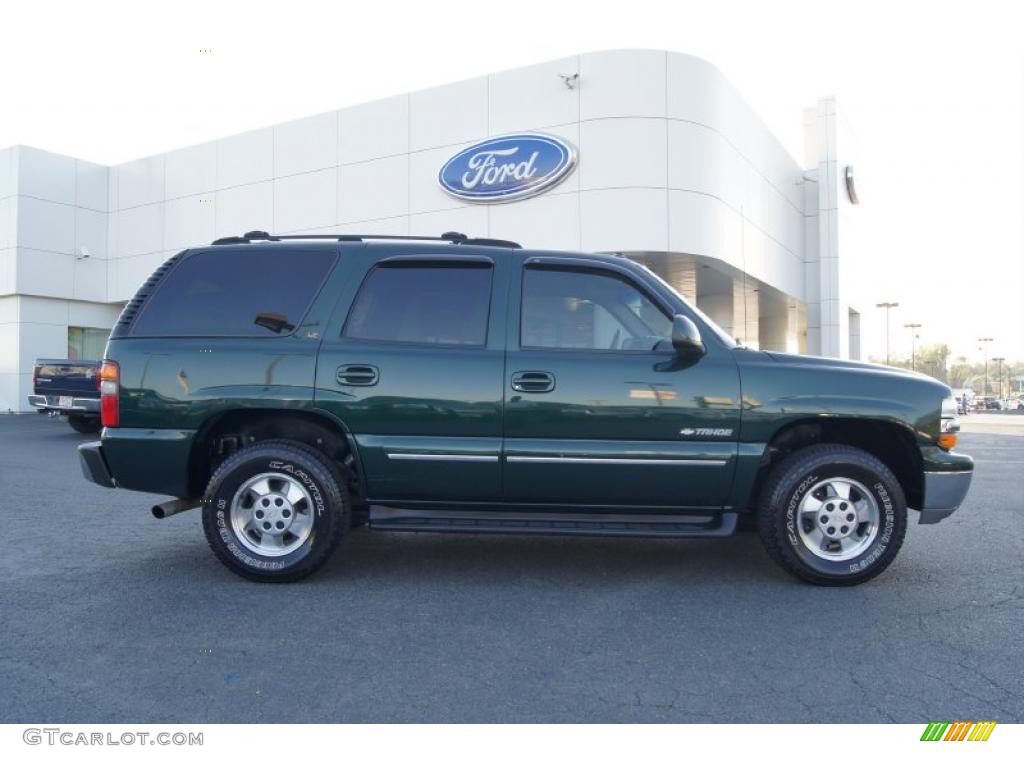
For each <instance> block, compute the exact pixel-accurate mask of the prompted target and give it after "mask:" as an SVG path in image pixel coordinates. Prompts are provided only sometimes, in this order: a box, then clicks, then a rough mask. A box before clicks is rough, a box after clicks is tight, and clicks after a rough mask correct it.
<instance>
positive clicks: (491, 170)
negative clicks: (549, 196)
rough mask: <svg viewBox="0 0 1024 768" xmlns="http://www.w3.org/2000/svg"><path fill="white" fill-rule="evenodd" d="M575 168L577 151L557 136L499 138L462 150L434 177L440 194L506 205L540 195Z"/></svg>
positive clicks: (536, 135) (522, 135)
mask: <svg viewBox="0 0 1024 768" xmlns="http://www.w3.org/2000/svg"><path fill="white" fill-rule="evenodd" d="M575 167H576V150H575V149H574V148H573V147H572V145H570V144H569V143H567V142H565V141H563V140H562V139H559V138H557V137H555V136H548V135H545V134H539V133H520V134H514V135H510V136H499V137H497V138H494V139H488V140H487V141H482V142H480V143H479V144H474V145H473V146H472V147H469V148H467V149H464V150H462V151H461V152H459V154H457V155H455V157H453V158H452V159H451V160H449V161H448V162H447V163H445V164H444V167H443V168H441V171H440V173H438V174H437V181H438V183H439V184H440V185H441V186H442V187H443V188H444V191H445V192H447V193H448V194H450V195H452V196H453V197H457V198H459V199H460V200H470V201H472V202H476V203H505V202H509V201H510V200H522V199H523V198H524V197H531V196H532V195H536V194H539V193H541V192H543V191H544V190H546V189H549V188H551V187H553V186H555V185H556V184H558V183H559V182H560V181H561V180H562V179H564V178H565V177H566V176H568V175H569V174H570V173H571V172H572V169H573V168H575Z"/></svg>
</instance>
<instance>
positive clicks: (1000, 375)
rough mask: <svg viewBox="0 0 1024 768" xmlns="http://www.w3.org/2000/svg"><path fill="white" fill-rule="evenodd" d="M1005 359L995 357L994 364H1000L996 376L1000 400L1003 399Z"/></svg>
mask: <svg viewBox="0 0 1024 768" xmlns="http://www.w3.org/2000/svg"><path fill="white" fill-rule="evenodd" d="M1004 360H1006V358H1005V357H993V358H992V362H993V363H999V373H997V374H996V383H997V384H999V399H1000V400H1002V399H1003V361H1004Z"/></svg>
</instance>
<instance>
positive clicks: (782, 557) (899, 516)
mask: <svg viewBox="0 0 1024 768" xmlns="http://www.w3.org/2000/svg"><path fill="white" fill-rule="evenodd" d="M830 478H835V479H836V480H839V481H841V480H842V479H850V480H853V481H855V483H857V484H860V486H862V487H863V488H864V489H865V490H866V491H867V495H866V496H865V494H863V493H862V492H861V491H860V490H859V489H857V488H855V489H854V490H853V491H852V492H849V493H851V496H852V495H857V497H858V499H860V498H863V499H864V501H865V502H866V503H867V504H870V503H871V501H872V499H873V502H874V505H875V509H876V510H877V517H878V522H877V525H876V526H875V535H874V538H873V539H871V538H870V537H869V536H867V535H864V536H863V538H864V540H865V541H870V544H868V545H866V549H864V550H863V551H862V552H859V553H856V554H854V553H853V552H851V553H850V554H851V557H850V558H849V559H844V560H834V559H827V558H826V557H823V556H821V554H820V553H819V551H817V550H815V549H814V548H813V547H811V546H808V544H807V542H806V541H805V537H804V536H802V535H800V531H799V530H798V529H797V526H798V525H810V521H809V520H808V521H802V519H801V518H800V516H799V514H798V511H797V510H798V508H799V506H800V505H801V504H802V503H803V501H804V500H805V499H806V497H807V496H808V495H809V494H811V493H812V492H815V488H820V486H821V483H822V482H823V481H826V480H829V479H830ZM817 493H818V494H823V495H826V496H827V495H828V492H827V491H823V490H820V491H818V492H817ZM815 498H820V496H818V495H816V496H815ZM844 509H845V508H844ZM837 511H838V506H837ZM823 514H825V513H824V512H823ZM829 514H832V513H829ZM811 516H812V517H815V518H817V517H818V512H813V513H812V514H811ZM823 525H824V523H823ZM757 527H758V533H759V534H760V536H761V541H762V542H763V543H764V546H765V549H767V550H768V554H769V555H770V556H771V557H772V559H773V560H775V562H777V563H778V564H779V565H781V566H782V567H783V568H784V569H785V570H787V571H788V572H789V573H791V574H793V575H794V576H797V577H798V578H800V579H803V580H804V581H807V582H810V583H811V584H818V585H823V586H851V585H854V584H861V583H863V582H865V581H868V580H869V579H873V578H874V577H875V576H878V574H880V573H881V572H882V571H884V570H885V569H886V568H887V567H888V566H889V564H890V563H891V562H892V561H893V558H895V557H896V554H897V553H898V552H899V550H900V547H901V546H902V545H903V537H904V536H905V535H906V532H907V503H906V499H905V497H904V494H903V488H902V487H901V486H900V484H899V482H898V481H897V480H896V477H895V476H894V475H893V473H892V472H891V471H890V470H889V468H888V467H887V466H886V465H885V464H883V463H882V462H881V461H879V460H878V459H877V458H875V457H874V456H872V455H871V454H869V453H867V452H865V451H862V450H860V449H859V448H853V447H851V446H846V445H836V444H822V445H813V446H810V447H808V448H803V449H801V450H799V451H795V452H794V453H793V454H792V455H790V456H787V457H786V458H785V459H784V460H783V461H781V462H780V463H779V465H778V466H776V467H775V468H774V469H773V470H772V472H771V474H770V475H769V476H768V479H767V481H766V483H765V485H764V489H763V491H762V493H761V498H760V501H759V504H758V510H757ZM811 527H813V526H811ZM854 527H856V526H854ZM805 530H807V529H805ZM862 530H868V529H867V528H866V529H862ZM828 546H835V547H836V548H838V545H837V544H834V543H833V544H830V545H828ZM826 554H827V555H831V554H834V553H833V552H826ZM834 556H837V557H839V556H841V555H839V554H838V553H835V554H834Z"/></svg>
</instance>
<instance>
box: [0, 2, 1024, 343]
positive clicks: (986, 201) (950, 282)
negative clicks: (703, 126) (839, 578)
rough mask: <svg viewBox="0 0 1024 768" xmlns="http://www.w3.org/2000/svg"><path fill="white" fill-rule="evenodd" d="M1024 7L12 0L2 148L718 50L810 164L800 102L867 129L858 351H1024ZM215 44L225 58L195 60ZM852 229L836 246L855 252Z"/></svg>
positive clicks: (286, 115)
mask: <svg viewBox="0 0 1024 768" xmlns="http://www.w3.org/2000/svg"><path fill="white" fill-rule="evenodd" d="M1015 7H1016V8H1020V7H1021V6H1020V4H1019V3H1011V2H1007V3H988V2H973V3H963V2H958V3H944V2H935V1H933V2H922V3H911V2H906V3H902V2H895V0H892V1H891V2H886V3H879V4H877V5H874V4H871V3H868V2H864V0H860V1H859V2H854V0H848V1H847V2H845V3H834V2H826V1H825V0H817V2H784V1H782V0H773V1H772V2H761V3H745V2H744V3H739V2H727V1H721V0H719V1H716V2H703V3H687V2H682V1H681V0H662V1H661V2H651V1H650V0H628V1H626V2H623V1H622V0H619V1H618V2H613V3H605V2H600V1H598V0H590V1H589V2H578V0H572V1H570V0H543V1H541V2H537V1H536V0H516V2H514V3H486V2H480V0H476V1H475V2H473V1H471V2H462V1H460V0H421V1H420V2H396V1H392V2H386V1H382V0H377V2H373V1H372V0H366V2H360V3H347V2H335V3H312V2H307V1H306V0H275V1H274V2H244V3H235V2H220V3H214V2H213V1H212V0H207V1H206V2H201V3H196V2H191V1H186V0H180V1H178V2H169V3H161V4H158V3H143V2H133V3H121V2H96V1H95V0H79V2H76V3H70V2H54V1H52V0H51V1H49V2H40V3H33V2H29V0H19V1H18V2H16V3H5V4H4V6H3V9H2V10H0V29H2V30H3V31H4V34H3V36H2V37H3V43H2V44H0V147H3V146H7V145H10V144H19V143H20V144H29V145H32V146H36V147H40V148H43V149H48V150H51V151H54V152H59V153H63V154H68V155H72V156H75V157H80V158H83V159H86V160H93V161H96V162H102V163H116V162H121V161H124V160H129V159H132V158H135V157H141V156H146V155H150V154H155V153H158V152H162V151H166V150H168V149H173V148H175V147H180V146H185V145H188V144H193V143H197V142H200V141H206V140H208V139H213V138H217V137H220V136H224V135H228V134H231V133H237V132H240V131H244V130H249V129H251V128H256V127H259V126H263V125H269V124H272V123H277V122H281V121H283V120H288V119H291V118H296V117H302V116H305V115H310V114H314V113H317V112H322V111H326V110H330V109H336V108H338V107H342V106H346V105H349V104H354V103H358V102H362V101H369V100H372V99H377V98H381V97H384V96H388V95H392V94H396V93H403V92H406V91H412V90H418V89H420V88H423V87H427V86H431V85H437V84H442V83H446V82H451V81H453V80H459V79H464V78H467V77H473V76H476V75H481V74H486V73H488V72H493V71H498V70H502V69H509V68H513V67H517V66H521V65H526V64H531V63H535V62H539V61H544V60H548V59H554V58H559V57H561V56H565V55H571V54H575V53H580V52H584V51H588V50H596V49H603V48H664V49H668V50H676V51H682V52H685V53H690V54H694V55H697V56H701V57H703V58H706V59H708V60H709V61H711V62H712V63H714V64H715V65H717V66H718V67H719V68H720V69H721V70H722V71H723V72H724V73H725V74H726V76H727V77H728V78H729V79H730V80H731V81H732V82H733V83H734V84H735V85H736V86H737V88H738V89H739V91H740V93H741V94H743V95H744V96H745V97H746V99H747V100H748V101H749V102H750V103H751V104H752V106H753V107H754V109H755V111H756V112H757V113H758V114H759V115H760V116H761V117H762V118H763V119H764V120H765V122H766V123H767V124H768V126H769V127H770V128H771V129H772V130H773V131H774V132H775V134H776V135H777V136H778V137H779V138H780V139H781V140H782V142H783V143H784V144H785V145H786V146H787V147H788V148H789V149H790V151H791V152H792V154H793V155H794V157H795V158H796V159H797V160H798V161H800V162H802V161H803V137H802V130H803V129H802V116H801V110H802V108H803V107H804V106H809V105H811V104H813V103H814V101H815V100H816V99H817V97H819V96H823V95H836V96H837V97H838V99H839V105H840V109H841V110H842V111H843V112H845V114H846V118H847V120H848V122H849V125H850V127H851V129H852V130H853V131H854V133H855V134H856V137H857V141H858V143H859V146H858V148H857V171H858V177H859V190H860V193H861V201H862V202H861V205H860V207H859V208H858V209H855V211H856V213H857V215H858V216H859V217H860V219H861V222H860V223H861V226H862V229H861V231H860V234H859V236H858V238H857V241H858V247H862V248H863V252H857V253H851V252H850V250H848V249H847V250H843V251H841V253H842V257H843V258H844V260H845V268H846V274H847V275H850V285H851V288H852V289H853V290H854V291H856V292H857V294H859V295H860V296H861V298H860V299H859V301H858V304H859V305H860V306H859V308H860V310H861V312H862V315H863V321H862V322H863V328H862V332H863V348H864V353H865V355H867V354H874V355H882V356H884V338H885V334H884V326H883V321H882V317H883V316H882V314H881V311H880V310H876V309H875V308H874V304H875V303H877V302H879V301H884V300H889V301H899V302H900V308H899V309H898V310H894V312H893V316H892V328H893V334H892V347H893V354H894V355H898V354H904V353H906V352H905V351H906V350H909V345H910V336H909V331H906V330H904V329H903V328H902V325H903V324H904V323H907V322H920V323H923V324H924V327H923V328H922V329H921V339H920V343H922V344H930V343H935V342H940V341H943V342H947V343H950V344H951V345H952V346H953V348H954V353H955V354H963V355H966V356H968V357H969V358H975V359H980V353H979V352H978V344H977V342H976V341H975V340H976V339H977V338H978V337H981V336H991V337H994V338H995V341H994V342H993V343H992V344H991V345H990V350H989V354H990V355H991V356H998V355H1003V356H1005V357H1007V358H1010V359H1024V300H1022V298H1024V184H1022V178H1024V42H1022V39H1024V35H1022V31H1024V17H1022V13H1021V11H1019V10H1015ZM200 49H212V51H213V52H212V53H200V52H199V51H200ZM842 237H843V236H842V233H840V247H841V248H842V243H843V239H842Z"/></svg>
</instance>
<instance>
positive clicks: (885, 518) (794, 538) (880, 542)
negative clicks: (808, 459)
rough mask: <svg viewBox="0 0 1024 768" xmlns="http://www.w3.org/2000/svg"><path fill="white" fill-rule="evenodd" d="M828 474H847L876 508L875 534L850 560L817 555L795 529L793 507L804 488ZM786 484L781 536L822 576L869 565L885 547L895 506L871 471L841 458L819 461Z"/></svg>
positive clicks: (894, 523)
mask: <svg viewBox="0 0 1024 768" xmlns="http://www.w3.org/2000/svg"><path fill="white" fill-rule="evenodd" d="M832 476H847V477H851V478H853V479H856V480H858V481H859V482H860V483H862V484H863V485H864V486H865V487H866V488H867V489H868V491H869V492H870V493H871V495H872V496H873V497H874V500H875V502H876V503H877V505H878V509H879V531H878V535H877V536H876V537H875V540H874V542H872V544H871V546H870V547H868V549H867V551H865V552H864V553H863V554H862V555H861V556H860V557H859V558H858V559H856V560H853V561H833V560H827V559H825V558H823V557H819V556H818V555H816V554H815V553H814V552H812V551H811V550H810V549H808V548H807V546H806V545H805V544H804V543H803V540H802V539H801V538H800V536H799V534H798V531H797V525H798V524H799V523H798V521H797V510H798V508H799V506H800V503H801V502H802V501H803V499H804V497H805V495H806V493H807V491H808V490H809V489H810V488H811V487H813V486H814V485H815V484H816V483H817V482H819V481H820V480H821V479H823V478H827V477H832ZM790 487H791V489H792V490H791V491H790V492H789V494H788V495H787V496H786V497H785V499H786V503H785V514H784V515H783V516H782V525H783V528H784V538H785V540H786V542H787V543H788V544H789V546H790V547H791V548H792V550H793V552H794V554H795V555H796V556H797V557H798V558H799V559H800V560H801V561H802V562H803V563H804V564H805V565H807V566H810V567H811V568H813V569H814V570H815V571H817V572H819V573H821V574H823V575H826V576H841V575H843V574H856V573H861V572H863V571H865V570H868V569H870V568H871V567H872V566H874V565H875V564H876V563H877V562H878V561H879V560H880V559H881V558H882V557H883V556H884V555H885V553H886V552H887V551H888V550H889V548H890V544H891V542H892V540H893V536H894V535H895V533H896V527H897V509H896V504H895V502H894V501H893V498H892V493H891V491H890V489H889V487H888V486H887V485H886V483H885V482H883V481H882V480H881V479H880V478H879V476H878V475H877V474H876V473H875V472H873V471H871V470H870V469H867V468H864V467H860V466H857V465H855V464H847V463H845V462H838V463H830V464H823V465H821V466H818V467H816V468H815V469H813V470H811V471H809V472H806V473H804V474H803V475H802V476H801V477H800V480H799V481H798V482H797V483H796V484H795V485H791V486H790Z"/></svg>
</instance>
